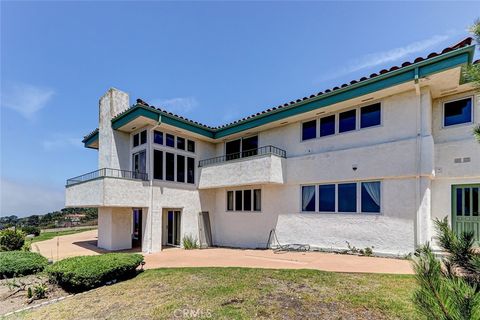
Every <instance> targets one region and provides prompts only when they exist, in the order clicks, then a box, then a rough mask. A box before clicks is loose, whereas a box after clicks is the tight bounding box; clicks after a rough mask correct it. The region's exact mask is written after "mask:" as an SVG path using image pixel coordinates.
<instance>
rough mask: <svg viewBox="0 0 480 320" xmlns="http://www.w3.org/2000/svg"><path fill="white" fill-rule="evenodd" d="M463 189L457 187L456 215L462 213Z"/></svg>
mask: <svg viewBox="0 0 480 320" xmlns="http://www.w3.org/2000/svg"><path fill="white" fill-rule="evenodd" d="M462 191H463V189H462V188H458V189H457V207H456V208H455V209H456V210H455V211H456V213H457V216H461V215H462V214H463V210H462V209H463V192H462Z"/></svg>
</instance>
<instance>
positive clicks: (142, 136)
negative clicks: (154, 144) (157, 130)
mask: <svg viewBox="0 0 480 320" xmlns="http://www.w3.org/2000/svg"><path fill="white" fill-rule="evenodd" d="M144 143H147V131H146V130H145V131H142V132H140V144H144Z"/></svg>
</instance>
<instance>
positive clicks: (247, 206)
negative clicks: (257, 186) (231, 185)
mask: <svg viewBox="0 0 480 320" xmlns="http://www.w3.org/2000/svg"><path fill="white" fill-rule="evenodd" d="M243 210H244V211H251V210H252V190H245V191H243Z"/></svg>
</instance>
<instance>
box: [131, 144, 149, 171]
mask: <svg viewBox="0 0 480 320" xmlns="http://www.w3.org/2000/svg"><path fill="white" fill-rule="evenodd" d="M132 171H133V172H135V173H142V174H143V173H146V172H147V162H146V152H145V150H143V151H140V152H137V153H134V154H133V155H132Z"/></svg>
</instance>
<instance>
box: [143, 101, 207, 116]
mask: <svg viewBox="0 0 480 320" xmlns="http://www.w3.org/2000/svg"><path fill="white" fill-rule="evenodd" d="M152 104H153V105H154V106H156V107H159V108H162V109H163V108H165V109H166V110H167V111H170V112H172V113H178V114H180V115H182V114H188V113H190V112H192V111H193V110H195V108H197V107H198V101H197V100H196V99H195V98H193V97H180V98H171V99H153V100H152Z"/></svg>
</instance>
